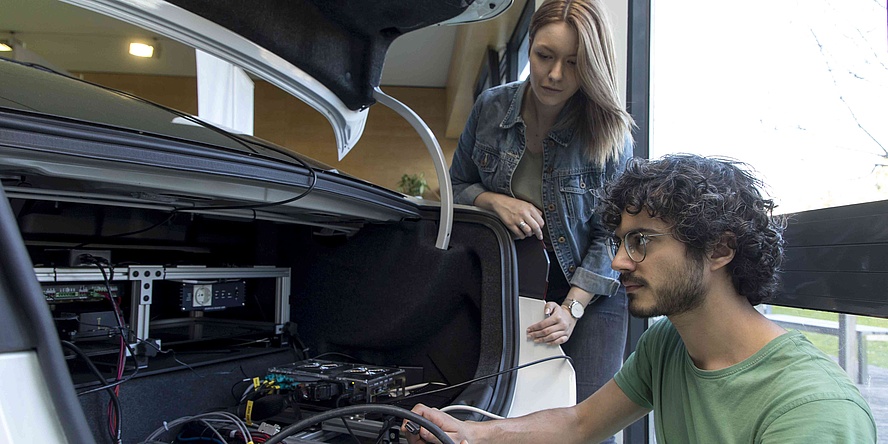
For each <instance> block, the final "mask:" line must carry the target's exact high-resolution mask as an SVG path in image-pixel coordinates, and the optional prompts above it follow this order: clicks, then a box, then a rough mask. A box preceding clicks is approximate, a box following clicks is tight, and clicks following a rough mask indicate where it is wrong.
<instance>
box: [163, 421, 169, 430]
mask: <svg viewBox="0 0 888 444" xmlns="http://www.w3.org/2000/svg"><path fill="white" fill-rule="evenodd" d="M163 429H164V430H166V431H167V432H169V431H170V427H169V425H168V424H167V422H166V421H164V422H163Z"/></svg>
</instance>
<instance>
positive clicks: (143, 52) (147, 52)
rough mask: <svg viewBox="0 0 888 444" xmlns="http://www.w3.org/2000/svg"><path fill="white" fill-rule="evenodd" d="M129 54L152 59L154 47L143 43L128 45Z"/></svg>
mask: <svg viewBox="0 0 888 444" xmlns="http://www.w3.org/2000/svg"><path fill="white" fill-rule="evenodd" d="M129 53H130V54H132V55H134V56H136V57H146V58H148V57H154V47H153V46H151V45H148V44H145V43H136V42H133V43H130V46H129Z"/></svg>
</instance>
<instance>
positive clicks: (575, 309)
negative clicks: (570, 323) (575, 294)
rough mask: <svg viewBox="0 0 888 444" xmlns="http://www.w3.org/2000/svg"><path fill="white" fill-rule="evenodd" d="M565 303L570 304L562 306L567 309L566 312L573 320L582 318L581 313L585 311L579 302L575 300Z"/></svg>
mask: <svg viewBox="0 0 888 444" xmlns="http://www.w3.org/2000/svg"><path fill="white" fill-rule="evenodd" d="M567 301H570V303H569V304H567V305H564V304H562V305H564V306H565V307H567V311H569V312H570V315H571V316H573V317H574V319H580V318H582V317H583V312H584V311H585V310H584V309H583V304H581V303H580V301H578V300H576V299H568V300H567ZM567 301H564V302H567Z"/></svg>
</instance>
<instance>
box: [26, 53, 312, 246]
mask: <svg viewBox="0 0 888 444" xmlns="http://www.w3.org/2000/svg"><path fill="white" fill-rule="evenodd" d="M16 63H19V64H22V65H26V66H31V67H35V68H39V69H42V70H44V71H47V72H51V73H54V74H57V75H60V76H63V77H67V78H70V79H73V80H76V81H79V82H82V83H86V84H88V85H91V86H94V87H97V88H101V89H103V90H105V91H110V92H113V93H115V94H118V95H121V96H123V97H126V98H128V99H132V100H135V101H138V102H141V103H143V104H147V105H149V106H153V107H155V108H159V109H161V110H163V111H166V112H168V113H170V114H173V115H175V116H177V117H181V118H183V119H185V120H188V121H190V122H192V123H195V124H197V125H198V126H200V127H202V128H206V129H208V130H210V131H213V132H215V133H217V134H220V135H222V136H223V137H227V138H228V139H231V140H233V141H234V142H235V143H237V144H238V145H241V146H243V147H244V148H245V149H246V150H247V151H250V152H251V153H253V154H259V152H258V151H256V149H255V148H253V146H251V144H254V145H258V146H261V147H262V148H265V149H267V150H269V151H273V152H275V153H277V154H280V155H283V156H286V157H289V158H290V159H293V160H295V161H296V162H297V163H298V164H299V165H300V166H302V167H303V168H305V169H306V171H308V174H309V177H310V178H311V179H310V181H309V184H308V188H306V190H305V191H303V192H302V193H300V194H299V195H297V196H294V197H291V198H288V199H284V200H280V201H276V202H266V203H260V204H244V205H225V206H204V207H182V208H176V209H174V210H172V211H171V214H170V217H169V218H168V219H166V220H164V221H163V222H160V223H158V224H154V225H152V226H150V227H148V228H145V229H142V230H137V231H133V232H129V233H119V234H114V235H111V236H107V237H125V236H132V235H134V234H139V233H143V232H145V231H148V230H151V229H153V228H156V227H158V226H160V225H162V224H164V223H165V222H167V221H169V220H171V219H172V218H173V217H174V216H175V215H176V213H179V212H184V211H203V210H253V220H255V219H256V211H255V209H256V208H266V207H272V206H278V205H285V204H288V203H290V202H294V201H297V200H299V199H302V198H303V197H305V196H307V195H308V194H309V193H311V192H312V191H314V188H315V185H316V184H317V181H318V174H317V172H316V171H315V170H314V168H312V167H311V166H310V165H309V164H308V163H306V162H305V161H304V160H302V159H300V158H299V157H298V156H295V155H294V154H293V153H291V152H289V151H287V150H286V149H282V148H279V147H277V146H274V145H271V144H268V143H264V142H263V141H261V140H260V139H256V140H251V141H249V142H248V141H247V140H245V139H244V138H243V137H242V136H240V135H238V134H234V133H231V132H229V131H226V130H224V129H222V128H219V127H218V126H216V125H213V124H211V123H209V122H206V121H204V120H201V119H199V118H197V117H195V116H192V115H191V114H188V113H184V112H182V111H179V110H177V109H174V108H170V107H168V106H165V105H161V104H159V103H155V102H152V101H150V100H148V99H145V98H143V97H139V96H137V95H135V94H132V93H129V92H126V91H123V90H119V89H115V88H109V87H107V86H104V85H100V84H97V83H93V82H90V81H87V80H84V79H80V78H77V77H72V76H69V75H66V74H64V73H60V72H58V71H55V70H53V69H51V68H47V67H45V66H42V65H39V64H35V63H29V62H16ZM218 148H224V147H218ZM90 243H93V242H87V243H83V244H80V245H78V246H77V247H82V246H84V245H89V244H90ZM77 247H75V248H77Z"/></svg>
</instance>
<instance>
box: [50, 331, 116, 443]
mask: <svg viewBox="0 0 888 444" xmlns="http://www.w3.org/2000/svg"><path fill="white" fill-rule="evenodd" d="M61 343H62V346H63V347H65V348H67V349H69V350H71V351H72V352H74V354H75V355H77V356H78V357H80V359H82V360H83V362H85V363H86V365H87V367H89V369H90V371H92V373H93V374H94V375H95V376H96V379H98V380H99V384H102V385H104V384H107V383H108V380H107V379H105V376H104V375H102V372H101V371H99V369H98V367H96V364H95V363H93V362H92V359H89V356H87V355H86V353H84V352H83V350H81V349H80V347H78V346H76V345H74V343H72V342H69V341H61ZM105 390H106V391H107V392H108V396H110V397H111V403H112V404H113V405H114V413H115V416H116V418H115V424H117V427H116V430H114V431H111V430H109V434H110V435H111V440H112V441H114V442H118V443H119V442H122V441H121V431H122V430H123V423H122V421H123V413H122V411H121V409H120V398H118V397H117V393H114V390H113V389H111V388H110V387H109V388H107V389H105ZM115 435H116V436H115Z"/></svg>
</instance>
